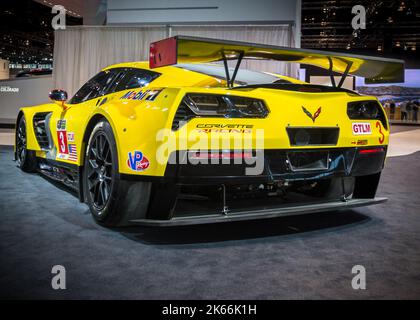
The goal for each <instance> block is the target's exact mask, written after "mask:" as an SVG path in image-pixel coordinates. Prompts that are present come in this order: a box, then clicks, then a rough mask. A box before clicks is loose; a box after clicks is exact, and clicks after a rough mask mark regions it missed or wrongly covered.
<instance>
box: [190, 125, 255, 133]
mask: <svg viewBox="0 0 420 320" xmlns="http://www.w3.org/2000/svg"><path fill="white" fill-rule="evenodd" d="M252 128H253V125H248V124H197V126H196V129H197V131H198V132H203V133H212V132H217V133H252Z"/></svg>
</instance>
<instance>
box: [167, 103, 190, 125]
mask: <svg viewBox="0 0 420 320" xmlns="http://www.w3.org/2000/svg"><path fill="white" fill-rule="evenodd" d="M193 116H194V114H193V112H192V111H191V109H190V108H188V107H187V106H186V105H185V103H181V105H180V106H179V107H178V110H177V111H176V113H175V117H174V120H173V122H172V130H173V131H176V130H178V129H179V128H180V127H181V122H183V121H184V122H187V121H188V120H189V119H191V118H192V117H193Z"/></svg>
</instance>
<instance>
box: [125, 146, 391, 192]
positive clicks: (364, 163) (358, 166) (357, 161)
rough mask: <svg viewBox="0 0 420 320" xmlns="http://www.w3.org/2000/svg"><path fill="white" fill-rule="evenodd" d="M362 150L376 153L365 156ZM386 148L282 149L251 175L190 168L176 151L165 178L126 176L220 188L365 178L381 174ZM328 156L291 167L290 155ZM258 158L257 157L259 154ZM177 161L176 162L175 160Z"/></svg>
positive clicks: (234, 168)
mask: <svg viewBox="0 0 420 320" xmlns="http://www.w3.org/2000/svg"><path fill="white" fill-rule="evenodd" d="M363 150H374V151H375V150H377V151H378V152H366V153H363ZM386 151H387V147H386V146H375V147H362V148H358V147H351V148H322V149H321V148H317V149H315V148H314V149H279V150H264V153H263V158H262V159H260V160H261V161H262V163H263V169H262V170H261V173H260V174H257V175H252V174H251V175H249V174H247V171H246V170H247V168H250V167H253V166H255V164H252V165H247V164H245V163H242V164H234V160H231V162H230V163H228V164H224V163H220V164H217V165H214V164H211V163H210V162H209V163H208V164H191V163H189V162H188V160H185V159H186V158H187V156H188V152H187V151H177V152H175V153H173V154H172V155H171V159H172V163H171V162H170V163H168V165H167V167H166V171H165V175H164V176H163V177H150V176H133V175H132V176H125V178H127V179H134V180H137V179H139V180H144V181H158V182H169V183H175V184H179V185H217V184H246V183H250V184H252V183H270V182H276V181H302V180H319V179H329V178H333V177H346V176H353V177H357V176H365V175H371V174H375V173H378V172H380V171H382V168H383V166H384V161H385V157H386ZM299 153H302V156H303V157H305V156H306V154H309V156H310V155H311V154H314V155H316V154H319V153H324V154H326V158H327V159H328V163H327V166H326V167H325V168H320V169H310V170H294V169H293V167H292V166H291V163H290V162H291V155H295V154H299ZM257 155H258V153H257ZM173 159H175V160H173Z"/></svg>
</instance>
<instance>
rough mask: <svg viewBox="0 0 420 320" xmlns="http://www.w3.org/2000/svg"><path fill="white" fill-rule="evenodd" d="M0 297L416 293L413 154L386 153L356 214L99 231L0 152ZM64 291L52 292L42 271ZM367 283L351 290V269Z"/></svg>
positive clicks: (419, 170) (418, 228)
mask: <svg viewBox="0 0 420 320" xmlns="http://www.w3.org/2000/svg"><path fill="white" fill-rule="evenodd" d="M0 152H1V154H0V162H1V167H0V192H1V193H0V195H1V196H0V257H1V258H0V259H1V261H0V296H1V297H2V298H25V299H26V298H36V299H43V298H48V299H75V298H80V299H96V298H105V299H108V298H117V299H120V298H122V299H132V298H134V299H204V298H208V299H291V298H297V299H336V298H338V299H344V298H350V299H362V298H373V299H383V298H398V299H399V298H416V299H418V298H420V210H419V205H420V179H419V178H420V153H417V154H415V155H411V156H406V157H398V158H391V159H389V160H388V162H387V166H386V169H385V171H384V174H383V178H382V181H381V186H380V190H379V195H382V196H387V197H389V198H390V200H389V202H388V203H386V204H383V205H378V206H376V207H371V208H361V209H358V210H354V211H345V212H335V213H326V214H313V215H306V216H299V217H289V218H281V219H275V220H267V221H258V222H243V223H230V224H222V225H206V226H194V227H183V228H175V227H174V228H170V229H159V228H131V229H127V230H108V229H105V228H102V227H100V226H98V225H96V224H95V223H94V222H93V220H92V218H91V217H90V215H89V213H88V210H87V207H86V206H85V205H83V204H80V203H79V202H78V200H77V199H76V198H75V197H73V196H72V195H70V194H68V193H66V192H64V191H61V190H59V189H58V188H57V187H55V186H53V185H52V184H50V183H49V182H47V181H46V180H45V179H43V178H42V177H40V176H38V175H35V174H34V175H29V174H24V173H22V172H20V170H19V169H18V168H16V166H15V164H14V163H13V162H12V151H11V149H10V148H5V147H1V149H0ZM56 264H61V265H64V266H65V267H66V270H67V289H66V290H62V291H55V290H53V289H51V285H50V281H51V277H52V275H51V268H52V266H53V265H56ZM356 264H361V265H363V266H365V268H366V272H367V290H364V291H362V290H359V291H355V290H353V289H352V287H351V279H352V274H351V268H352V267H353V266H354V265H356Z"/></svg>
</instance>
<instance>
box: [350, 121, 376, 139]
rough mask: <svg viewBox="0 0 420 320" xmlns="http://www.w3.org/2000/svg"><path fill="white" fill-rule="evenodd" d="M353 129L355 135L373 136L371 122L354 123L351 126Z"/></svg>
mask: <svg viewBox="0 0 420 320" xmlns="http://www.w3.org/2000/svg"><path fill="white" fill-rule="evenodd" d="M351 129H352V131H353V134H354V135H356V136H357V135H366V134H372V128H371V127H370V123H369V122H353V123H352V124H351Z"/></svg>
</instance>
